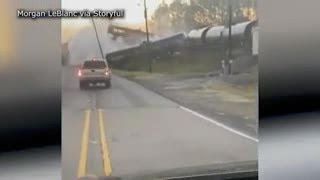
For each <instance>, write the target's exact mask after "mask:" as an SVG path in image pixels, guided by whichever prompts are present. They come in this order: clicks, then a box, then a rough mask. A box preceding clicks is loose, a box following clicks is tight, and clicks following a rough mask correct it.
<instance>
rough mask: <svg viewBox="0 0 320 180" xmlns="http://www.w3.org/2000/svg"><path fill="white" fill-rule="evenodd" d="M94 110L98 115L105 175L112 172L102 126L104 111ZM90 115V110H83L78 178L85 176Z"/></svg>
mask: <svg viewBox="0 0 320 180" xmlns="http://www.w3.org/2000/svg"><path fill="white" fill-rule="evenodd" d="M96 112H97V117H98V126H99V139H100V148H101V155H102V164H103V171H104V175H105V176H110V174H111V172H112V168H111V161H110V154H109V151H108V145H107V140H106V133H105V127H104V116H103V115H104V113H103V110H102V109H99V110H97V111H96ZM90 117H91V110H87V111H85V119H84V126H83V134H82V140H81V151H80V160H79V166H78V174H77V175H78V178H79V177H83V176H86V170H87V156H88V144H89V129H90Z"/></svg>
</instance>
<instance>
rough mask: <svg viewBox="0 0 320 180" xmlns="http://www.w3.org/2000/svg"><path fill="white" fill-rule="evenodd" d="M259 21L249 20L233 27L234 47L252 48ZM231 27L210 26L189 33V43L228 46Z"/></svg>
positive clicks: (215, 46) (216, 46) (203, 46)
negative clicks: (254, 30) (254, 31)
mask: <svg viewBox="0 0 320 180" xmlns="http://www.w3.org/2000/svg"><path fill="white" fill-rule="evenodd" d="M256 26H257V21H247V22H242V23H238V24H235V25H233V26H232V27H231V38H232V45H233V46H232V47H233V48H243V49H246V50H250V49H251V48H252V42H253V38H252V37H253V28H254V27H256ZM228 38H229V28H228V27H225V26H214V27H213V26H208V27H205V28H202V29H196V30H192V31H190V32H189V33H188V45H189V46H193V47H198V48H200V49H201V48H203V49H206V48H225V47H227V46H228Z"/></svg>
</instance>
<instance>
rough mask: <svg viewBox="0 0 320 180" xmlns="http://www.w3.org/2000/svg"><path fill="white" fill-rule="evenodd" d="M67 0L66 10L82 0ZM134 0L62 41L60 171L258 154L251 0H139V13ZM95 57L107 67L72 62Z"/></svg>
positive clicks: (166, 165)
mask: <svg viewBox="0 0 320 180" xmlns="http://www.w3.org/2000/svg"><path fill="white" fill-rule="evenodd" d="M65 1H68V2H69V3H66V4H69V6H68V7H63V8H70V9H73V8H74V7H77V8H80V7H79V6H78V5H80V4H81V3H79V1H82V2H85V0H77V1H75V0H65ZM137 1H139V3H138V4H139V6H140V8H133V9H131V10H132V11H133V12H134V11H136V12H135V13H136V14H135V15H136V16H137V17H132V16H131V15H129V12H132V11H130V10H129V9H130V8H131V6H130V5H133V6H137ZM137 1H132V0H123V1H122V2H125V3H122V4H123V6H124V9H125V11H126V10H128V14H127V16H125V17H123V18H122V19H119V22H117V20H115V21H112V22H110V21H109V20H105V19H102V18H96V19H95V18H93V19H90V21H89V23H88V22H87V19H83V23H88V24H86V26H81V27H79V29H77V30H73V29H72V30H73V31H74V32H75V33H74V34H73V35H72V37H70V38H68V39H70V40H69V41H68V42H66V44H65V45H64V47H67V48H68V50H65V51H64V52H68V53H69V54H65V55H64V56H63V57H65V58H66V59H65V61H66V62H67V63H66V64H67V65H66V66H64V67H63V86H62V89H63V90H62V101H63V102H62V127H63V128H62V131H63V132H62V133H63V134H64V135H63V137H62V139H63V144H62V147H63V150H62V154H63V162H64V163H63V170H64V171H63V173H62V179H66V180H67V179H75V178H77V177H83V176H88V175H96V176H117V177H124V176H129V177H132V176H134V175H137V177H140V176H139V175H140V174H141V175H142V176H144V175H145V174H146V175H149V174H150V175H151V176H153V175H154V174H157V173H158V172H159V173H160V172H164V174H169V172H168V171H171V170H172V171H175V170H177V169H180V168H187V167H195V169H196V170H195V171H193V172H194V173H198V172H200V173H201V172H204V171H203V170H208V171H209V169H210V168H212V169H215V168H218V169H219V168H220V167H221V166H211V165H212V164H215V165H216V164H220V163H222V164H223V163H232V164H234V165H235V166H240V163H238V162H247V161H255V162H256V161H257V146H258V141H259V140H258V114H257V104H258V102H257V95H258V50H259V49H258V44H259V43H258V33H259V25H258V18H257V17H256V4H257V2H256V0H234V1H226V0H193V1H190V2H189V1H182V0H166V1H152V0H146V1H145V2H146V7H147V9H148V11H147V13H146V14H145V15H146V18H145V16H144V12H145V11H144V8H145V5H144V1H143V0H137ZM118 2H119V0H108V3H110V4H119V3H118ZM105 3H106V1H105V0H97V1H94V2H90V7H92V8H94V7H97V8H98V9H99V8H100V7H101V8H103V7H106V10H107V9H108V8H107V6H106V4H105ZM229 3H230V4H229ZM229 5H230V6H229ZM73 6H74V7H73ZM151 6H152V7H151ZM228 7H232V8H228ZM83 8H84V9H86V7H83ZM140 10H141V12H140ZM138 11H139V12H138ZM231 11H232V12H231ZM141 14H142V16H141V17H140V15H141ZM133 15H134V14H133ZM138 16H139V18H138ZM230 16H232V17H230ZM67 20H68V19H66V21H67ZM81 20H82V19H80V18H79V21H81ZM137 21H139V22H137ZM146 26H147V27H148V28H146ZM62 29H63V30H62V31H63V32H62V33H64V34H65V35H69V32H70V31H71V30H70V29H68V27H67V26H65V27H64V26H63V27H62ZM143 42H145V43H143ZM94 57H97V59H99V60H105V62H106V64H107V65H108V67H112V71H111V69H110V70H106V71H104V70H101V71H99V70H91V69H90V70H84V71H81V70H79V69H78V68H79V64H83V63H84V61H83V60H92V59H93V60H94V59H95V58H94ZM84 64H85V68H99V67H101V66H99V65H98V64H97V62H95V61H89V62H85V63H84ZM103 66H104V65H103ZM77 73H78V74H77ZM254 166H255V168H256V169H257V166H256V165H254ZM196 167H199V168H200V169H198V168H196ZM221 168H225V167H224V166H223V167H221ZM188 170H189V169H187V171H188ZM179 172H180V170H179ZM183 172H186V171H183ZM224 172H225V171H224ZM174 174H175V173H174ZM147 179H148V178H147ZM151 179H153V178H151Z"/></svg>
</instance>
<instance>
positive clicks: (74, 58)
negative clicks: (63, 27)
mask: <svg viewBox="0 0 320 180" xmlns="http://www.w3.org/2000/svg"><path fill="white" fill-rule="evenodd" d="M95 24H96V27H97V32H98V36H99V39H100V43H101V46H102V50H103V54H104V56H105V55H106V54H107V53H110V52H112V51H116V50H120V49H124V48H127V47H129V45H128V44H126V43H125V42H124V41H123V39H122V38H117V39H113V35H111V34H108V33H107V31H108V27H109V25H110V23H109V22H108V21H103V20H95ZM68 49H69V53H70V56H69V58H70V59H69V64H70V65H78V64H81V63H82V62H83V61H84V60H86V59H91V58H93V57H97V58H101V53H100V49H99V45H98V41H97V38H96V34H95V31H94V27H93V25H92V24H90V25H88V26H86V27H83V28H82V29H81V30H80V31H79V32H78V33H77V34H75V35H74V37H73V38H72V39H71V40H70V42H69V45H68ZM103 58H104V57H103Z"/></svg>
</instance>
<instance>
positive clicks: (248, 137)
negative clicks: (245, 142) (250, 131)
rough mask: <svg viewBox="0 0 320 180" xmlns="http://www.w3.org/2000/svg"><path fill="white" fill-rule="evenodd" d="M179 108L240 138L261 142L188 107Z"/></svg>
mask: <svg viewBox="0 0 320 180" xmlns="http://www.w3.org/2000/svg"><path fill="white" fill-rule="evenodd" d="M179 108H180V109H182V110H184V111H187V112H189V113H191V114H193V115H195V116H197V117H200V118H201V119H204V120H206V121H208V122H211V123H213V124H215V125H217V126H219V127H221V128H223V129H226V130H228V131H230V132H232V133H234V134H237V135H239V136H242V137H245V138H247V139H250V140H252V141H255V142H259V140H258V139H256V138H254V137H251V136H249V135H247V134H244V133H242V132H240V131H238V130H235V129H233V128H231V127H228V126H226V125H224V124H222V123H219V122H217V121H215V120H213V119H211V118H209V117H206V116H204V115H202V114H200V113H197V112H195V111H193V110H191V109H189V108H186V107H183V106H179Z"/></svg>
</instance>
